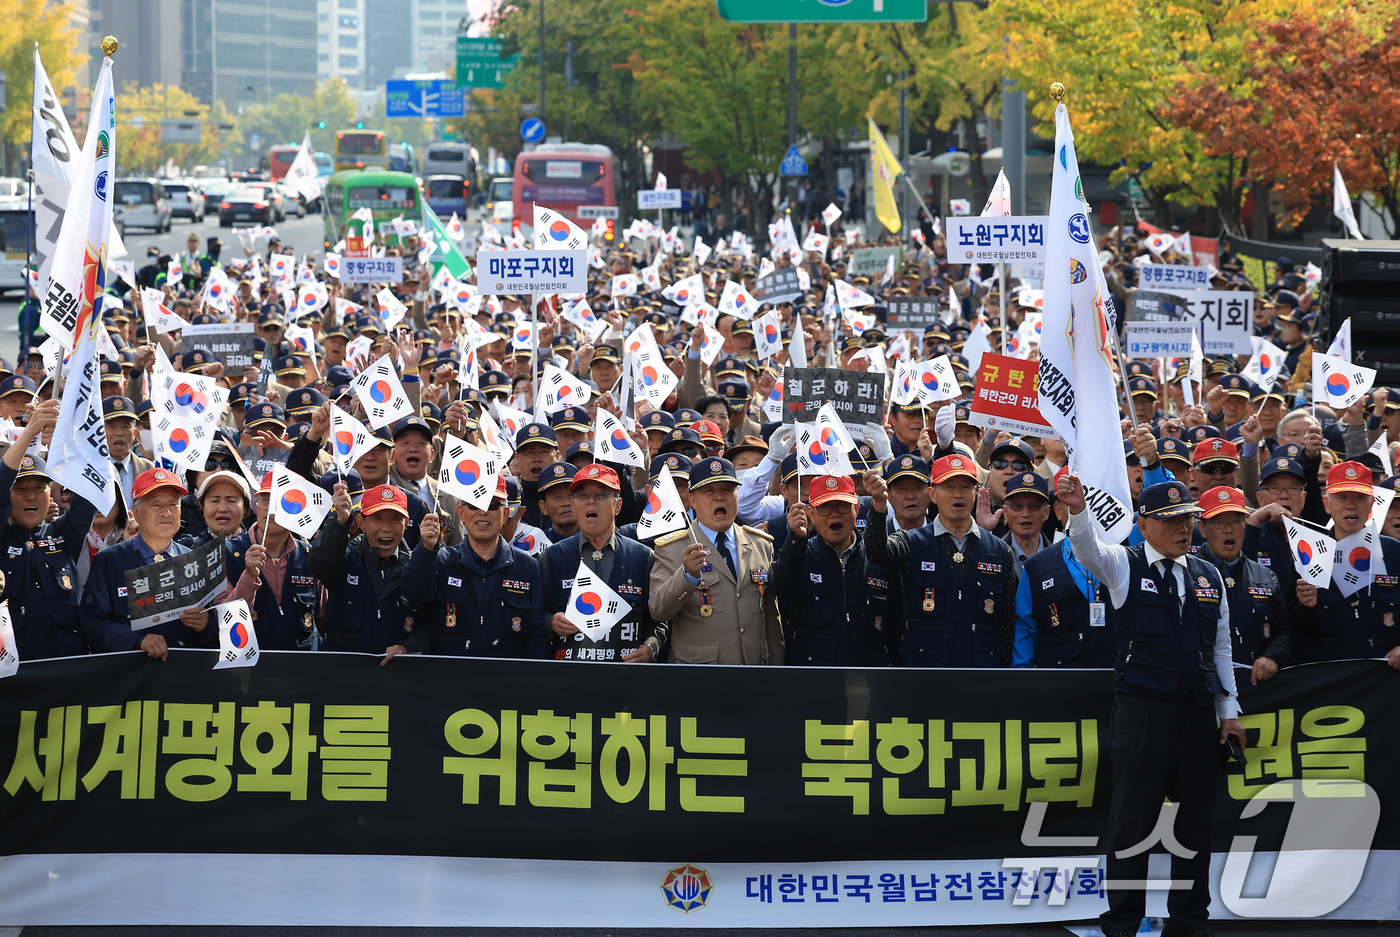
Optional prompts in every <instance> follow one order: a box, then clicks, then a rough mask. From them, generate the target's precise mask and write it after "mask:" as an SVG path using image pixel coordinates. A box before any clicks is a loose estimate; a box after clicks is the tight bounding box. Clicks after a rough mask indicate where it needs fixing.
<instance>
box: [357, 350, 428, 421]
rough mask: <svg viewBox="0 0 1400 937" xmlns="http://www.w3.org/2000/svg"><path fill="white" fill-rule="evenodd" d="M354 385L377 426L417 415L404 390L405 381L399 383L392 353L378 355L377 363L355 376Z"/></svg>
mask: <svg viewBox="0 0 1400 937" xmlns="http://www.w3.org/2000/svg"><path fill="white" fill-rule="evenodd" d="M354 387H355V396H356V397H357V398H359V401H360V406H362V407H364V408H365V413H366V414H367V415H368V417H369V425H370V426H373V427H374V428H375V429H380V428H381V427H384V426H388V425H389V424H390V423H393V422H394V421H395V420H399V419H402V418H403V417H406V416H412V415H413V412H414V410H413V404H412V403H411V402H410V401H409V399H408V394H406V393H404V389H403V384H401V383H399V376H398V374H397V373H396V372H395V371H394V363H393V362H392V361H390V360H389V356H388V355H382V356H380V357H379V358H376V359H375V361H374V363H373V364H371V365H370V366H369V367H367V368H365V369H364V370H363V371H361V372H360V374H359V376H358V377H356V378H355V384H354Z"/></svg>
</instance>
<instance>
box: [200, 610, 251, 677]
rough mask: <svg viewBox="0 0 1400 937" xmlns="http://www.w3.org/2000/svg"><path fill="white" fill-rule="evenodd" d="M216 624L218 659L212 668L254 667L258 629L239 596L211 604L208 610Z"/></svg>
mask: <svg viewBox="0 0 1400 937" xmlns="http://www.w3.org/2000/svg"><path fill="white" fill-rule="evenodd" d="M210 611H211V612H213V613H214V615H215V620H216V621H217V622H218V623H219V661H218V663H216V664H215V665H214V669H215V670H223V669H225V668H227V667H256V666H257V663H258V657H259V655H260V653H261V652H260V651H259V650H258V632H257V630H256V629H254V627H253V613H252V612H251V611H249V610H248V603H247V602H245V601H243V600H242V599H237V600H235V601H233V602H225V603H223V604H222V605H215V606H214V607H213V608H211V609H210Z"/></svg>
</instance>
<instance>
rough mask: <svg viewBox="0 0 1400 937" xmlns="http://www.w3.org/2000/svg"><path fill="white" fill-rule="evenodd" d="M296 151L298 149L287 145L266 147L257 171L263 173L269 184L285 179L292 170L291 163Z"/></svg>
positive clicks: (295, 156)
mask: <svg viewBox="0 0 1400 937" xmlns="http://www.w3.org/2000/svg"><path fill="white" fill-rule="evenodd" d="M298 149H300V147H296V146H291V145H289V144H282V145H279V146H270V147H268V148H267V152H266V153H264V154H263V155H262V159H260V160H258V171H259V172H261V173H265V174H266V175H267V178H268V180H269V181H271V182H276V181H278V180H279V179H283V178H285V177H286V175H287V172H288V171H289V170H290V169H291V168H292V162H293V161H294V160H295V159H296V158H297V150H298Z"/></svg>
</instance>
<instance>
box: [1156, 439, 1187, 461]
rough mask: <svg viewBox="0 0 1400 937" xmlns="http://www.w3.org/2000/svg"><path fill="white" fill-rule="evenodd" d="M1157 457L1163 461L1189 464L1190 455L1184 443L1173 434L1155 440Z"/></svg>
mask: <svg viewBox="0 0 1400 937" xmlns="http://www.w3.org/2000/svg"><path fill="white" fill-rule="evenodd" d="M1157 458H1158V459H1160V460H1161V461H1163V462H1180V463H1181V464H1182V465H1190V464H1191V455H1190V453H1189V452H1188V451H1187V448H1186V443H1184V442H1182V441H1181V440H1180V439H1177V438H1175V437H1174V436H1163V437H1162V438H1161V439H1159V440H1157Z"/></svg>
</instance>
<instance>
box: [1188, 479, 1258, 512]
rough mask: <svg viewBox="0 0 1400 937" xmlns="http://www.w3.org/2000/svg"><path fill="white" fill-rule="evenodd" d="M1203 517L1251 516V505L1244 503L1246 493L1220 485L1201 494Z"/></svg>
mask: <svg viewBox="0 0 1400 937" xmlns="http://www.w3.org/2000/svg"><path fill="white" fill-rule="evenodd" d="M1200 507H1201V517H1215V516H1217V515H1220V514H1246V515H1247V514H1249V513H1251V512H1250V510H1249V505H1247V504H1245V503H1244V492H1243V491H1240V490H1239V489H1238V488H1231V487H1230V486H1229V485H1220V486H1219V487H1216V488H1212V489H1210V490H1209V491H1206V492H1204V493H1202V494H1201V503H1200Z"/></svg>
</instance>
